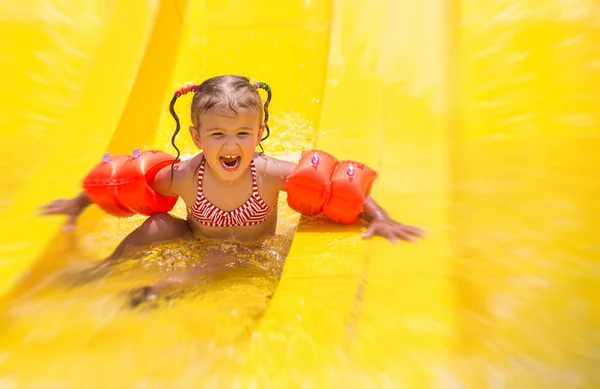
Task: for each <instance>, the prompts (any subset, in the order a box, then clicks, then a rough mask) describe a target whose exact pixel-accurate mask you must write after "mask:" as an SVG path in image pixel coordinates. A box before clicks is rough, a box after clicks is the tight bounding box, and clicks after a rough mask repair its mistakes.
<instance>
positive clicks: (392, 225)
mask: <svg viewBox="0 0 600 389" xmlns="http://www.w3.org/2000/svg"><path fill="white" fill-rule="evenodd" d="M361 216H362V219H363V220H365V221H367V222H368V223H369V227H368V228H367V231H365V233H364V234H363V235H362V236H363V238H370V237H372V236H375V235H378V236H382V237H384V238H387V239H388V240H390V241H391V242H394V243H395V242H396V241H397V240H398V239H402V240H407V241H409V242H413V241H415V240H416V239H417V238H422V237H423V236H424V235H425V233H424V231H423V230H422V229H421V228H419V227H415V226H409V225H406V224H401V223H399V222H397V221H395V220H393V219H392V218H391V217H390V216H389V215H388V213H387V212H386V211H385V210H384V209H383V208H382V207H381V206H380V205H379V204H377V203H376V202H375V200H373V198H372V197H371V196H367V198H366V199H365V204H364V211H363V213H362V215H361Z"/></svg>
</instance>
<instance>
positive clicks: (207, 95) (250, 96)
mask: <svg viewBox="0 0 600 389" xmlns="http://www.w3.org/2000/svg"><path fill="white" fill-rule="evenodd" d="M258 89H264V90H265V91H266V92H267V98H266V100H265V101H264V103H263V101H262V100H261V98H260V95H259V94H258ZM189 92H194V98H193V99H192V110H191V114H192V124H193V125H194V127H196V128H200V116H201V114H203V113H205V112H208V111H210V110H219V111H232V112H234V113H237V111H236V108H240V107H241V108H250V107H253V108H256V109H257V110H258V112H259V114H260V121H261V123H264V125H265V129H266V135H265V136H263V138H262V139H261V142H262V141H264V140H265V139H267V138H268V137H269V135H270V133H271V130H270V129H269V124H268V123H267V122H268V120H269V103H270V102H271V96H272V94H271V87H270V86H269V85H268V84H267V83H266V82H263V81H260V82H255V83H251V82H250V79H249V78H247V77H243V76H236V75H224V76H217V77H212V78H209V79H207V80H205V81H204V82H203V83H202V84H200V85H186V86H184V87H183V88H180V89H179V90H177V91H176V92H175V95H174V96H173V98H172V99H171V104H170V105H169V111H170V112H171V115H172V116H173V118H174V119H175V123H176V126H175V132H174V133H173V137H172V138H171V144H172V145H173V147H174V148H175V150H177V157H176V158H175V161H173V163H172V164H171V182H173V168H174V166H175V162H176V161H177V160H178V159H179V156H180V155H181V153H180V151H179V148H178V147H177V146H176V145H175V138H176V137H177V134H178V133H179V130H180V129H181V123H180V122H179V117H178V116H177V113H176V112H175V103H176V102H177V98H179V97H180V96H182V95H185V94H186V93H189ZM261 108H262V109H261ZM263 113H264V117H263ZM259 146H260V148H261V150H262V151H264V150H263V148H262V145H261V144H260V143H259Z"/></svg>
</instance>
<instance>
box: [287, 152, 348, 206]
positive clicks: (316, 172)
mask: <svg viewBox="0 0 600 389" xmlns="http://www.w3.org/2000/svg"><path fill="white" fill-rule="evenodd" d="M337 163H338V161H337V159H336V158H335V157H334V156H333V155H331V154H328V153H326V152H324V151H320V150H306V151H303V152H302V156H301V157H300V161H299V162H298V166H297V167H296V169H295V170H294V171H293V172H292V173H291V174H290V175H289V176H288V178H287V180H286V183H285V190H286V192H287V196H288V197H287V202H288V205H289V206H290V208H292V209H293V210H294V211H296V212H299V213H301V214H303V215H306V216H315V215H318V214H320V213H321V212H323V206H324V205H325V203H326V202H327V199H328V198H329V182H330V180H331V176H332V175H333V172H334V170H335V167H336V166H337Z"/></svg>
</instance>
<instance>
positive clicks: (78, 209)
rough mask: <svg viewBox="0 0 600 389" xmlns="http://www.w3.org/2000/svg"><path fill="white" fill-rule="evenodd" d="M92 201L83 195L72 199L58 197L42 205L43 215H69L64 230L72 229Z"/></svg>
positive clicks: (41, 211)
mask: <svg viewBox="0 0 600 389" xmlns="http://www.w3.org/2000/svg"><path fill="white" fill-rule="evenodd" d="M90 204H91V202H90V201H89V199H88V198H87V196H86V195H85V194H84V193H82V194H81V195H79V196H77V197H74V198H72V199H58V200H54V201H52V202H50V203H48V204H44V205H42V206H41V210H40V214H41V215H68V216H69V218H68V219H67V222H66V223H65V225H64V226H63V230H64V231H70V230H72V229H74V228H75V223H76V221H77V218H79V215H81V213H82V212H83V211H84V210H85V209H86V208H87V206H88V205H90Z"/></svg>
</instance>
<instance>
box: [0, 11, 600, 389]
mask: <svg viewBox="0 0 600 389" xmlns="http://www.w3.org/2000/svg"><path fill="white" fill-rule="evenodd" d="M254 3H256V2H245V1H238V0H233V1H229V2H226V3H222V4H220V5H217V4H216V3H214V2H205V1H191V0H176V1H166V0H162V1H142V0H132V1H128V2H105V1H100V0H97V1H88V2H80V3H78V4H74V3H73V2H69V1H63V0H49V1H46V2H39V1H37V0H21V1H19V2H18V5H16V4H8V2H5V3H0V33H1V35H2V36H6V37H9V39H5V40H3V41H4V42H5V43H6V44H4V45H3V49H2V50H1V52H0V56H1V58H2V66H1V67H0V82H2V84H1V85H0V102H1V103H2V106H3V108H4V110H3V112H4V114H3V115H0V128H1V131H0V134H2V142H1V147H2V148H3V149H2V161H1V163H2V172H3V175H2V177H0V191H1V193H2V201H1V202H0V210H1V212H2V219H3V220H4V222H3V226H2V234H0V239H1V240H2V241H1V244H0V253H1V255H0V387H9V388H11V387H40V388H41V387H43V388H46V387H61V388H62V387H68V388H71V387H73V388H76V387H82V386H86V387H93V388H96V387H98V388H107V387H148V388H154V387H156V388H163V387H178V388H187V387H190V388H196V387H199V386H200V387H244V388H245V387H248V388H252V387H258V388H267V387H273V388H287V387H290V388H295V387H298V388H304V387H310V388H320V387H336V388H337V387H350V388H370V387H373V388H387V387H389V388H396V387H406V388H428V387H432V388H435V387H439V388H455V387H456V388H461V387H464V388H470V387H476V388H480V387H499V388H503V387H506V388H513V387H514V388H516V387H524V388H525V387H527V388H565V387H578V388H579V387H581V388H588V387H589V388H593V387H598V386H599V385H600V374H599V373H598V369H597V366H598V365H599V363H600V354H599V353H598V350H600V332H598V331H597V328H599V326H600V308H599V306H598V305H599V303H598V301H600V299H598V296H599V295H598V293H599V292H598V290H599V289H598V286H599V285H598V284H599V282H598V280H599V279H600V265H599V261H600V247H599V246H598V233H597V226H598V225H600V205H599V204H600V202H598V200H597V197H598V194H599V193H600V180H598V177H599V176H600V154H599V153H598V152H597V150H598V148H599V146H600V121H599V120H598V107H600V93H599V92H598V91H600V66H599V65H598V64H599V61H600V24H599V23H598V16H597V15H600V6H599V5H598V4H597V2H592V1H587V0H576V1H572V2H555V3H552V5H548V4H547V2H543V1H541V0H528V1H525V2H522V3H519V5H518V6H516V5H513V4H512V3H511V4H508V3H505V2H502V1H492V2H485V4H484V2H475V1H473V0H462V1H458V0H456V1H444V0H424V1H422V2H419V3H418V2H411V1H396V0H387V1H386V0H376V1H373V2H366V1H359V0H345V1H341V0H340V1H338V0H313V1H287V2H285V6H282V3H281V2H276V1H271V0H268V1H263V2H260V4H259V5H257V4H254ZM567 3H568V4H567ZM226 73H238V74H245V75H247V76H249V77H250V78H252V79H253V80H264V81H267V82H268V83H269V84H270V85H271V87H272V88H273V92H274V97H273V102H272V104H271V118H272V123H271V125H270V127H271V129H272V135H271V137H270V138H269V139H268V140H267V141H266V142H265V143H264V146H265V150H266V152H267V153H269V154H271V155H274V156H278V157H281V158H287V159H291V160H294V159H297V157H298V155H299V152H300V151H301V150H303V149H306V148H309V147H318V148H321V149H325V150H327V151H329V152H331V153H333V154H335V155H337V156H338V157H339V158H341V159H344V158H352V159H357V160H361V161H363V162H365V163H367V164H368V165H370V166H372V167H373V168H375V169H376V170H377V171H378V172H379V173H380V176H379V178H378V179H377V181H376V183H375V185H374V187H373V197H374V198H375V199H376V200H377V201H378V202H379V203H380V204H382V206H383V207H384V208H385V209H386V210H388V212H389V213H390V214H391V215H392V216H393V217H394V218H396V219H398V220H399V221H401V222H405V223H411V224H416V225H420V226H423V227H426V228H428V229H429V235H428V237H427V239H425V240H423V241H420V242H418V243H415V244H399V245H392V244H391V243H389V242H386V241H385V240H383V239H373V240H368V241H363V240H362V239H361V238H360V233H361V232H362V231H363V229H364V227H360V226H353V227H346V226H335V225H331V224H330V223H327V222H325V221H324V220H321V219H317V220H305V219H299V217H298V215H296V214H294V213H293V212H291V211H290V210H289V209H287V207H286V205H285V196H283V197H282V199H281V200H280V203H281V204H280V205H281V206H280V207H279V208H280V209H279V212H280V221H279V225H278V233H277V236H275V237H274V238H272V239H269V240H267V241H265V242H262V243H261V244H262V246H261V247H260V248H259V250H254V251H253V253H249V252H246V251H244V250H243V249H242V248H236V247H230V246H228V245H223V246H222V247H220V249H221V250H220V251H223V252H226V253H229V254H228V255H232V256H233V257H234V259H235V261H234V262H233V265H234V266H232V267H231V270H230V271H228V272H227V273H226V274H224V275H223V276H221V277H217V278H216V279H213V280H208V281H205V282H203V283H201V284H199V285H196V286H195V287H194V288H192V290H189V291H186V292H185V293H183V294H182V295H174V296H171V298H165V299H161V300H160V301H158V302H154V303H151V304H145V305H143V306H140V307H138V308H137V309H130V308H129V307H128V305H127V298H128V297H127V296H128V294H127V292H128V291H130V290H131V289H133V288H136V287H140V286H143V285H146V284H147V283H149V282H152V281H155V280H157V279H159V278H161V277H162V276H164V275H165V274H175V273H177V272H178V271H184V270H185V269H186V268H189V267H191V266H195V265H197V264H201V263H202V261H203V260H204V259H205V258H210V257H211V255H221V254H219V253H215V252H214V251H211V250H213V249H211V248H210V247H209V246H207V245H206V244H204V243H203V242H197V241H186V242H176V243H174V244H169V245H159V246H157V247H154V248H151V249H149V250H148V251H147V252H145V253H143V255H142V256H141V257H138V258H131V260H130V261H127V262H126V263H125V264H124V265H123V266H122V267H120V268H119V269H117V270H116V271H115V272H114V273H113V274H110V275H109V276H107V277H104V278H102V279H100V280H97V281H95V282H91V283H77V282H76V280H74V279H73V276H72V275H73V274H75V273H77V272H78V270H81V269H84V268H86V267H89V265H90V264H91V263H94V262H95V261H99V260H101V259H102V258H103V257H105V256H106V255H108V254H109V253H110V252H111V250H112V249H113V248H114V247H115V246H116V245H117V244H118V243H119V241H120V239H122V238H123V237H124V236H125V235H126V234H127V233H128V232H129V231H131V230H132V229H133V228H135V227H136V226H137V225H139V224H140V223H141V222H142V220H143V218H141V217H132V218H129V219H114V218H110V217H107V216H106V215H103V214H102V213H101V212H100V211H99V210H98V209H97V208H95V207H91V208H90V209H89V210H88V211H86V212H85V214H84V215H83V216H82V218H81V219H80V220H79V222H78V225H77V228H76V229H75V230H74V231H69V232H65V231H62V230H61V225H62V223H64V218H61V217H40V216H38V215H36V211H37V209H36V208H37V207H38V206H39V205H41V204H43V203H45V202H47V201H50V200H53V199H55V198H59V197H67V196H72V195H75V194H76V193H78V191H79V190H80V183H81V178H82V177H83V176H84V175H85V174H86V172H87V171H88V170H89V169H90V168H91V167H92V166H93V165H94V164H95V163H96V162H97V161H98V160H99V159H100V158H101V156H102V154H103V153H104V152H105V151H111V152H113V153H126V152H130V151H131V150H133V149H134V148H136V147H142V148H150V147H153V148H160V149H164V150H166V151H170V152H172V151H173V149H172V147H171V146H170V138H171V134H172V131H173V128H174V127H173V124H174V123H173V121H172V119H171V117H170V115H169V114H168V111H167V105H168V102H169V100H170V97H171V96H172V93H173V92H174V91H175V90H176V89H177V88H178V87H180V86H181V85H183V84H185V83H187V82H196V83H198V82H201V80H203V79H205V78H207V77H210V76H214V75H218V74H226ZM189 103H190V98H189V96H187V97H183V98H181V99H180V101H178V104H177V111H178V112H179V116H180V117H181V118H182V119H183V131H182V132H181V134H180V136H179V138H178V145H179V146H180V148H181V149H182V150H183V153H184V154H185V155H186V156H189V155H192V154H193V153H194V152H195V150H194V146H193V144H192V142H191V141H190V139H189V136H188V134H187V131H186V127H187V126H189V124H190V121H189ZM174 213H175V214H177V215H179V216H182V215H184V213H185V210H184V208H183V206H182V204H178V206H177V207H176V209H175V210H174Z"/></svg>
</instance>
